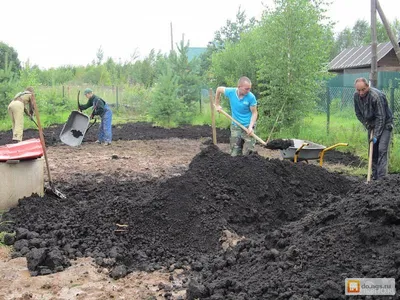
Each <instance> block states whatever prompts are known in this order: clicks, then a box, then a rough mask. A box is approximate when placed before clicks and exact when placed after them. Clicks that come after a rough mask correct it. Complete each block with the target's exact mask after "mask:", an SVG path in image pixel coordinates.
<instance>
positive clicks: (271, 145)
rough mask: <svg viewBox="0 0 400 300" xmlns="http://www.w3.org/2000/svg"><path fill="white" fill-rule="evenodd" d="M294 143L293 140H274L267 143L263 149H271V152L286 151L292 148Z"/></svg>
mask: <svg viewBox="0 0 400 300" xmlns="http://www.w3.org/2000/svg"><path fill="white" fill-rule="evenodd" d="M293 146H294V142H293V140H286V139H275V140H271V141H269V142H268V143H267V144H266V145H265V148H267V149H271V150H276V149H281V150H284V149H287V148H289V147H293Z"/></svg>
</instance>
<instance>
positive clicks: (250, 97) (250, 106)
mask: <svg viewBox="0 0 400 300" xmlns="http://www.w3.org/2000/svg"><path fill="white" fill-rule="evenodd" d="M250 90H251V81H250V79H249V78H247V77H245V76H243V77H241V78H240V79H239V81H238V86H237V88H228V87H223V86H220V87H218V88H217V91H216V93H215V106H216V109H217V111H218V112H220V111H221V109H222V107H221V104H220V98H221V94H224V95H225V96H226V97H228V99H229V103H230V105H231V111H232V118H233V119H235V120H236V121H238V122H239V123H240V124H242V125H243V126H244V127H246V128H247V132H244V131H243V130H242V129H241V128H240V127H239V126H238V125H236V124H235V123H234V122H232V124H231V139H230V145H231V155H232V156H237V155H243V154H245V155H247V154H249V153H250V152H252V151H254V145H255V143H256V141H255V139H254V137H253V136H252V134H253V133H254V127H255V125H256V121H257V117H258V112H257V99H256V97H255V96H254V94H253V93H252V92H250ZM243 149H244V152H243Z"/></svg>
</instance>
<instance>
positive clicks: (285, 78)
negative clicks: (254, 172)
mask: <svg viewBox="0 0 400 300" xmlns="http://www.w3.org/2000/svg"><path fill="white" fill-rule="evenodd" d="M274 2H275V7H276V8H275V10H274V11H269V12H268V13H266V14H264V18H263V23H262V27H261V30H259V31H258V34H259V39H262V41H263V43H264V47H262V48H260V49H259V51H261V52H262V57H261V59H260V60H259V61H258V62H257V64H258V65H259V67H260V70H259V72H258V74H259V76H258V80H259V82H260V84H261V86H262V87H263V92H262V98H261V99H260V111H261V116H263V117H265V118H260V122H259V123H260V125H261V126H262V127H265V128H266V129H268V128H271V127H272V124H273V122H274V121H275V119H276V117H277V115H278V114H279V113H280V111H282V115H281V116H280V120H281V123H280V125H282V126H288V127H293V128H294V129H296V128H298V124H299V122H301V121H302V119H303V118H304V117H305V116H307V115H308V114H309V113H310V112H311V111H312V109H313V107H314V106H315V103H316V102H315V101H316V100H317V98H318V97H317V95H318V91H319V84H318V82H319V80H321V79H322V78H323V76H326V74H327V72H326V71H324V66H325V64H326V62H327V61H328V57H329V53H330V48H331V45H330V44H329V39H327V36H329V34H327V32H329V31H330V30H331V26H332V25H331V24H330V23H329V22H328V23H327V22H326V19H325V17H324V13H325V9H324V7H325V3H324V1H319V0H315V1H309V0H275V1H274Z"/></svg>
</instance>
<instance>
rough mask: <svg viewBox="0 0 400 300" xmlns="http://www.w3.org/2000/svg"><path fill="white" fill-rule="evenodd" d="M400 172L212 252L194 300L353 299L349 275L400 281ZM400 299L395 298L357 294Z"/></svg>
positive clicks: (191, 294) (194, 284) (195, 284)
mask: <svg viewBox="0 0 400 300" xmlns="http://www.w3.org/2000/svg"><path fill="white" fill-rule="evenodd" d="M399 182H400V176H398V175H392V176H390V177H389V178H387V179H385V180H383V181H380V182H373V183H370V184H368V185H366V184H365V183H359V184H356V185H355V186H354V188H353V190H352V191H351V192H349V193H348V194H346V195H330V196H326V197H323V198H322V199H321V201H320V202H319V203H318V205H316V207H315V210H313V211H310V212H309V213H307V214H305V215H304V216H303V217H302V218H301V219H299V220H296V221H293V222H289V223H287V224H283V225H282V226H281V227H280V228H279V229H276V230H273V228H271V230H268V231H265V232H264V234H262V235H259V236H258V237H255V236H251V237H250V235H248V236H247V237H248V238H247V239H246V240H244V241H242V242H240V243H239V244H238V246H236V247H234V248H232V249H230V250H229V251H226V252H225V253H223V254H219V255H216V256H214V257H209V260H208V261H207V262H206V263H204V264H203V266H204V268H203V269H202V270H201V271H199V272H197V276H194V278H193V280H192V281H191V283H190V285H189V289H188V291H187V292H188V298H189V299H196V298H200V299H299V300H300V299H346V298H345V295H344V293H345V279H346V278H383V277H385V278H394V279H395V281H396V286H398V285H399V283H400V250H399V249H400V226H399V225H400V198H399V197H398V195H399V193H400V187H399ZM353 298H354V299H399V298H400V297H399V295H398V294H396V295H395V296H393V297H391V296H368V297H367V298H363V297H352V299H353Z"/></svg>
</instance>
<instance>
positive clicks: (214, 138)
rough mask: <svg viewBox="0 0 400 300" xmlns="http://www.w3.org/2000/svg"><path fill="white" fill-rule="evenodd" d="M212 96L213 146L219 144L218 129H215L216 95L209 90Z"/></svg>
mask: <svg viewBox="0 0 400 300" xmlns="http://www.w3.org/2000/svg"><path fill="white" fill-rule="evenodd" d="M209 95H210V108H211V127H212V136H213V144H214V145H216V144H217V129H216V127H215V108H214V93H213V90H212V89H210V90H209Z"/></svg>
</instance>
